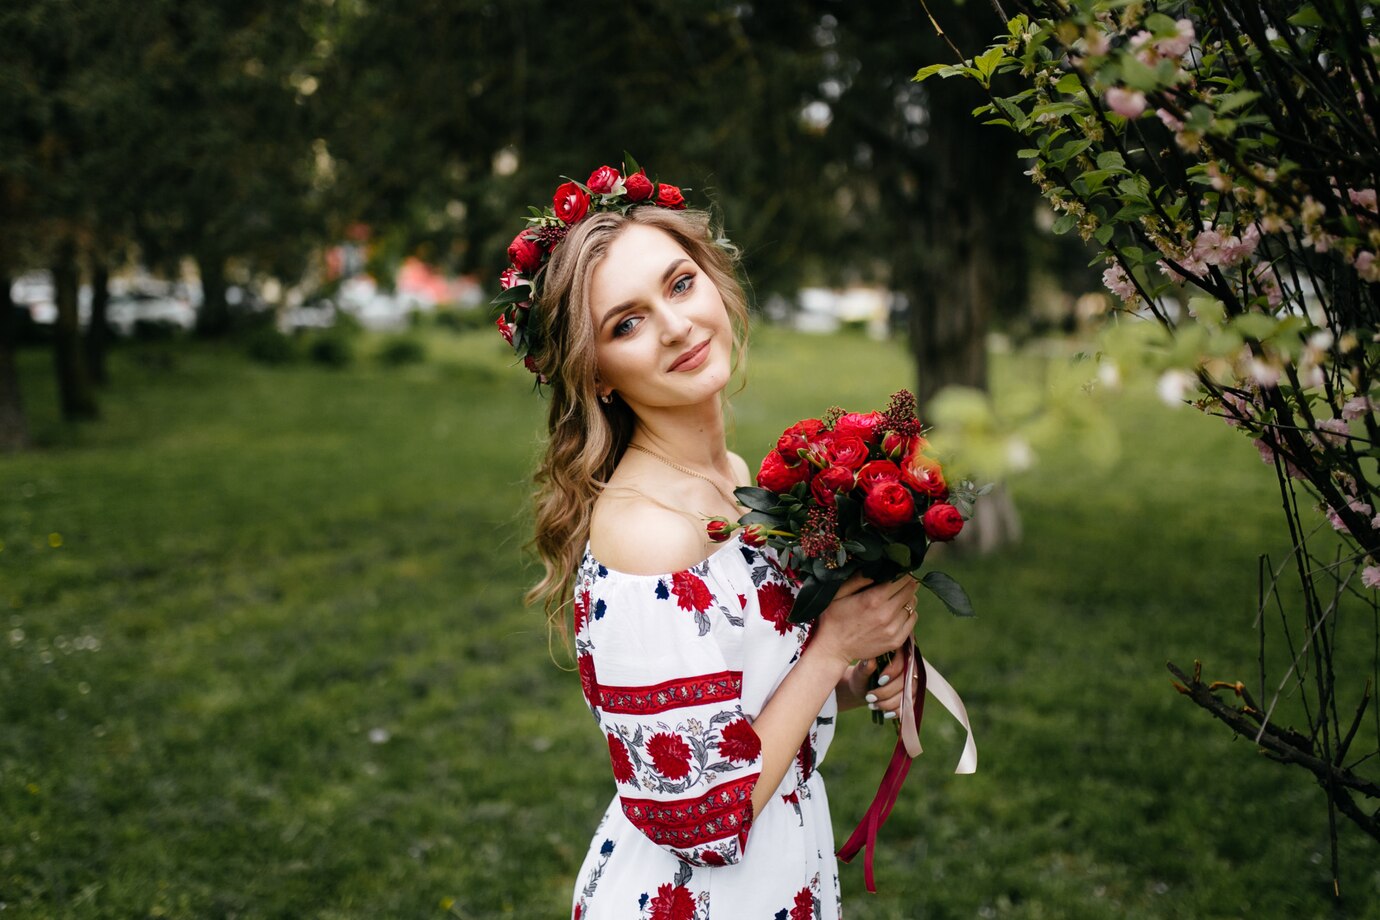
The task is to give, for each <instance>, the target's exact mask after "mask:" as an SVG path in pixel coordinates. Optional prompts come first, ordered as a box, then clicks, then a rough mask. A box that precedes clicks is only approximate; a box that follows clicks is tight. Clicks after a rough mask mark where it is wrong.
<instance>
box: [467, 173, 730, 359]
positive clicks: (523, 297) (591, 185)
mask: <svg viewBox="0 0 1380 920" xmlns="http://www.w3.org/2000/svg"><path fill="white" fill-rule="evenodd" d="M561 178H563V179H566V182H564V183H563V184H562V185H561V186H560V187H559V188H557V189H556V193H555V195H554V196H552V199H551V206H549V207H547V208H546V209H544V210H540V211H539V210H537V209H536V208H528V210H529V211H531V212H532V216H531V217H528V218H527V219H526V220H527V227H526V228H525V229H523V230H522V231H521V232H520V233H518V235H517V236H515V237H513V241H512V242H511V243H509V244H508V261H509V262H510V263H511V264H510V265H509V266H508V267H507V268H505V269H504V270H503V273H502V274H501V275H499V278H498V284H499V288H500V292H499V295H498V296H497V297H495V298H494V299H493V303H494V304H495V305H497V306H500V307H501V308H502V309H501V312H500V313H499V315H498V319H497V320H496V321H495V324H496V325H497V326H498V331H499V332H500V333H502V335H503V339H504V341H506V342H507V343H508V344H509V345H511V346H512V347H513V351H515V352H516V353H517V356H518V357H519V358H521V359H522V363H523V365H524V366H525V367H526V368H527V369H528V370H529V371H531V372H532V373H534V374H536V375H537V379H538V381H539V382H540V383H547V382H548V381H547V379H546V375H544V374H542V373H541V372H540V371H539V370H537V362H536V360H535V359H534V358H533V357H532V355H533V353H534V352H536V351H537V350H538V348H539V345H540V343H539V342H538V341H537V340H536V336H537V331H536V327H535V326H534V324H533V323H532V319H531V312H532V307H533V305H534V304H536V303H537V300H538V291H539V287H540V285H541V283H542V276H543V274H544V273H545V270H546V263H547V262H548V261H550V258H551V253H552V252H553V251H554V250H555V248H556V246H557V245H558V244H559V243H560V242H561V240H563V239H565V235H566V234H567V233H569V232H570V228H571V227H573V226H575V225H576V224H577V223H579V222H580V221H581V220H583V219H584V218H585V217H587V216H589V215H590V214H597V213H599V212H601V211H616V212H617V213H619V214H626V213H628V211H629V210H631V209H632V208H635V207H638V206H640V205H655V206H657V207H662V208H669V209H671V210H673V211H682V210H684V209H685V197H684V196H683V195H682V194H681V189H680V188H678V187H677V186H674V185H668V184H666V183H665V182H653V181H652V180H651V179H648V178H647V173H646V171H645V170H644V169H642V168H641V167H640V166H638V165H637V162H636V161H635V160H634V159H633V158H632V157H631V156H628V155H627V154H624V165H623V172H621V173H620V172H619V171H618V170H616V169H614V168H613V167H612V166H600V167H599V168H598V169H596V170H595V171H594V172H592V173H590V174H589V180H588V181H586V182H576V181H574V180H572V179H569V178H568V177H566V176H562V177H561ZM722 242H727V241H722Z"/></svg>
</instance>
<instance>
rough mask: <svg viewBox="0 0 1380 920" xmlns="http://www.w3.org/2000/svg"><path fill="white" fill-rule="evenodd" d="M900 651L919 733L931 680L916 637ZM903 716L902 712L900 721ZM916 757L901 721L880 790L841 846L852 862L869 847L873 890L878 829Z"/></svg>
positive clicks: (867, 872)
mask: <svg viewBox="0 0 1380 920" xmlns="http://www.w3.org/2000/svg"><path fill="white" fill-rule="evenodd" d="M900 654H901V655H902V656H904V657H905V660H906V662H907V665H908V666H907V667H906V669H905V672H904V674H903V676H902V679H903V680H905V681H906V682H907V683H908V684H911V685H912V686H911V688H910V692H912V693H913V694H914V697H913V701H914V711H915V732H916V733H917V734H918V732H919V730H920V720H921V719H922V718H923V717H924V713H925V685H926V683H927V682H928V675H927V674H926V670H925V668H924V667H923V666H921V664H920V662H919V661H917V659H919V658H920V656H919V654H918V653H917V652H916V650H915V641H914V640H913V639H907V640H906V644H905V645H903V646H901V648H900ZM912 673H914V674H915V675H916V677H917V678H918V679H916V680H911V679H910V675H911V674H912ZM900 718H901V717H899V716H898V722H899V721H900ZM912 759H913V758H912V756H911V753H910V752H909V751H908V750H906V742H905V738H904V737H902V736H901V726H900V725H898V726H897V738H896V749H895V750H894V751H892V752H891V763H889V764H887V768H886V773H884V774H883V775H882V782H881V784H880V785H878V786H877V794H876V795H875V796H874V797H873V798H872V804H871V805H869V806H868V807H867V812H866V813H865V814H864V815H863V817H862V820H861V821H859V822H858V826H857V827H856V828H854V830H853V833H852V835H851V836H849V838H848V841H847V842H846V843H845V844H844V845H843V846H842V847H840V848H839V852H838V856H839V859H841V860H843V861H844V862H852V860H853V857H854V856H857V855H858V851H859V850H862V849H864V848H866V855H865V856H864V857H863V880H864V881H865V882H866V883H867V890H868V891H870V892H872V893H873V894H876V893H877V884H876V881H875V880H874V879H873V876H872V857H873V853H874V852H875V851H876V849H877V832H878V831H879V830H881V829H882V825H883V824H885V823H886V819H887V817H888V816H890V814H891V809H892V807H893V806H894V805H895V804H896V798H897V796H899V795H900V794H901V786H902V785H903V784H904V783H905V781H906V774H907V773H909V772H910V764H911V760H912Z"/></svg>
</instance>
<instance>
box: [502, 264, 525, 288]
mask: <svg viewBox="0 0 1380 920" xmlns="http://www.w3.org/2000/svg"><path fill="white" fill-rule="evenodd" d="M526 283H527V279H526V278H524V277H522V272H520V271H518V270H517V268H516V267H514V266H512V265H509V266H508V267H507V268H505V269H503V274H501V275H499V276H498V286H499V288H500V289H502V290H505V291H507V290H511V289H512V288H515V287H517V286H518V285H519V284H526Z"/></svg>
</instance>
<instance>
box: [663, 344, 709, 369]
mask: <svg viewBox="0 0 1380 920" xmlns="http://www.w3.org/2000/svg"><path fill="white" fill-rule="evenodd" d="M708 349H709V340H708V339H705V340H704V341H703V342H701V343H700V344H698V345H696V346H695V347H694V348H692V349H690V350H689V351H687V352H686V353H685V354H683V355H681V356H680V357H679V358H677V359H676V360H674V361H672V362H671V366H670V367H668V368H667V370H668V371H674V370H679V369H680V368H681V367H683V366H685V365H687V364H692V365H693V364H697V363H699V361H700V359H701V358H703V357H704V354H705V352H706V351H707V350H708Z"/></svg>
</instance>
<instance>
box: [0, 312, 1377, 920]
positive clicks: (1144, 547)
mask: <svg viewBox="0 0 1380 920" xmlns="http://www.w3.org/2000/svg"><path fill="white" fill-rule="evenodd" d="M427 335H428V346H429V348H430V354H431V356H430V359H429V360H428V362H427V363H425V364H420V365H412V366H408V367H403V368H392V369H390V368H384V367H382V366H379V365H377V364H376V363H372V362H368V361H365V362H363V363H360V364H358V365H357V366H355V367H352V368H348V369H344V370H332V369H328V368H324V367H320V366H317V365H310V364H297V365H291V366H287V367H282V368H268V367H260V366H256V365H254V364H251V363H249V362H248V361H246V360H245V359H244V358H242V357H241V356H240V354H239V352H238V351H236V350H235V349H233V348H231V347H229V346H207V345H183V344H177V343H167V344H158V345H143V346H138V345H126V346H123V347H122V348H121V349H120V350H118V351H117V352H116V353H115V354H114V355H113V364H112V371H113V383H112V385H111V387H110V388H109V389H108V390H107V391H105V393H104V395H103V398H102V408H103V413H104V414H103V418H102V420H101V421H99V422H96V423H93V424H89V425H83V426H80V427H76V428H71V427H68V426H65V425H62V424H61V423H60V422H59V421H58V420H57V417H56V409H55V405H54V396H53V393H52V381H51V373H50V367H51V359H50V356H49V355H48V354H47V353H46V352H41V351H30V352H26V353H24V354H23V355H22V358H23V361H22V367H23V371H24V383H25V387H26V396H27V403H28V408H29V411H30V416H31V421H32V425H33V428H34V431H35V434H36V436H37V437H38V439H39V441H40V447H39V448H38V449H36V450H35V451H33V452H32V453H29V454H27V455H25V456H20V457H12V458H0V541H3V548H0V902H3V903H2V904H0V907H3V909H0V918H10V917H16V918H19V917H22V918H31V917H32V918H39V917H55V918H69V917H70V918H87V917H91V918H95V917H100V918H130V917H177V918H202V917H215V918H222V917H223V918H251V917H252V918H298V917H309V918H323V920H324V918H381V917H433V918H439V917H448V916H449V917H462V918H484V917H503V916H513V917H522V918H528V917H531V918H538V917H541V918H545V917H563V916H566V915H567V911H568V909H569V903H570V894H571V887H572V884H573V880H574V874H575V871H576V869H577V868H578V866H579V862H580V859H581V858H582V856H583V854H584V851H585V847H586V846H587V844H588V841H589V837H590V834H591V833H592V832H593V827H594V822H595V820H596V819H597V817H598V816H599V814H600V813H601V812H602V810H603V807H604V805H605V804H606V803H607V801H608V799H609V797H610V796H611V795H612V791H613V782H612V778H611V775H610V773H609V768H608V763H607V756H606V751H605V747H604V742H603V740H602V738H601V736H600V734H599V733H598V731H597V730H596V728H595V726H594V724H593V722H592V721H591V720H590V718H589V716H588V713H587V712H586V711H585V710H584V708H583V703H582V700H581V698H580V692H579V683H578V680H577V679H576V677H575V675H574V674H573V673H571V672H569V671H566V670H561V669H560V668H558V667H557V666H556V664H554V663H553V662H552V660H551V659H550V658H549V656H548V648H547V640H546V636H545V632H544V628H543V625H542V621H541V617H540V615H539V614H538V613H536V612H533V611H528V610H524V609H523V607H522V603H521V597H520V595H521V592H522V590H523V588H524V587H525V586H526V584H527V583H528V582H529V580H530V579H531V578H532V577H533V573H534V568H533V565H532V563H531V561H530V560H529V559H528V557H527V556H526V555H525V554H524V551H523V548H522V544H523V542H524V541H525V539H526V536H527V529H526V525H525V520H526V497H527V494H528V484H527V483H528V475H529V471H530V469H531V467H532V464H533V461H534V458H535V456H536V454H537V451H538V450H539V446H540V431H541V428H542V423H543V412H544V404H542V403H541V402H540V401H539V400H538V399H537V398H536V397H535V396H533V395H532V394H531V392H530V386H531V381H530V378H529V375H528V374H526V373H525V372H524V371H522V370H520V369H511V368H509V367H508V366H507V361H506V359H505V357H504V353H503V349H502V346H501V343H500V342H498V337H497V336H495V335H492V333H490V332H488V331H484V332H480V333H469V334H465V335H456V334H453V333H449V334H448V333H443V332H440V331H431V332H429V333H427ZM1040 360H1041V359H1038V358H1035V357H1033V356H1029V355H998V356H995V357H994V361H995V362H996V363H995V366H994V371H993V374H994V391H995V392H996V394H997V396H998V397H1000V396H1001V395H1002V393H1004V392H1006V391H1007V390H1008V389H1009V388H1011V387H1012V386H1013V385H1014V384H1015V383H1016V382H1017V381H1018V380H1021V379H1029V378H1030V377H1031V375H1036V374H1038V373H1039V363H1040ZM826 367H827V368H830V369H832V368H839V369H841V370H839V371H838V372H833V371H829V372H822V371H821V370H820V369H821V368H826ZM749 371H750V386H749V388H748V389H747V390H746V391H745V392H743V393H741V394H740V395H738V396H737V397H736V398H735V407H736V411H735V427H734V430H733V433H732V435H731V441H732V443H733V446H734V447H735V448H736V449H737V450H739V451H740V452H741V453H743V454H744V455H745V456H747V457H748V458H749V462H750V463H755V462H756V461H757V460H758V459H760V457H761V455H762V452H763V450H764V449H765V447H766V446H767V445H768V444H769V443H770V439H773V438H774V437H775V436H776V434H777V433H779V431H780V429H781V428H782V427H783V426H784V425H785V424H787V423H789V422H791V421H794V420H795V419H797V418H799V417H801V416H803V415H806V414H814V413H817V412H819V411H821V410H822V409H823V408H825V407H826V406H828V405H829V404H831V403H836V402H837V403H841V404H844V405H848V406H850V407H856V408H871V407H874V406H877V407H879V406H881V405H883V404H884V403H885V399H886V396H887V395H888V394H889V393H890V392H892V391H893V390H895V389H897V388H899V387H901V386H905V385H908V384H909V382H910V379H911V377H910V365H909V363H908V359H907V357H906V356H905V354H904V353H903V351H902V350H901V349H900V347H899V346H898V345H895V344H877V343H873V342H869V341H866V340H864V339H862V338H858V337H851V336H840V337H834V338H813V337H805V336H799V335H794V334H790V333H786V332H782V331H778V330H770V329H764V330H760V331H759V333H758V334H757V340H756V343H755V345H754V353H753V356H752V362H751V366H750V368H749ZM1112 418H1113V422H1114V425H1115V430H1116V432H1117V434H1118V436H1119V439H1120V443H1121V454H1120V457H1119V459H1118V461H1117V462H1116V464H1115V465H1114V466H1112V467H1111V468H1109V469H1105V470H1098V469H1094V468H1091V467H1089V466H1088V465H1087V464H1085V463H1084V462H1082V461H1081V460H1080V456H1079V455H1078V454H1077V453H1076V452H1075V451H1074V450H1073V449H1072V448H1071V447H1068V448H1063V449H1061V448H1058V447H1056V448H1055V449H1053V450H1051V451H1049V452H1048V453H1046V454H1044V455H1042V456H1041V458H1040V462H1039V463H1038V465H1036V466H1035V467H1034V468H1032V469H1031V470H1029V471H1027V472H1025V473H1023V474H1021V475H1020V476H1019V477H1018V478H1015V479H1013V480H1012V481H1011V482H1010V483H1009V485H1010V488H1011V490H1012V492H1013V494H1014V496H1015V500H1016V503H1017V505H1018V507H1019V509H1020V512H1021V514H1022V523H1023V526H1024V529H1025V539H1024V541H1023V542H1022V543H1021V544H1019V545H1017V546H1012V547H1009V548H1007V549H1005V550H1004V551H1002V552H1000V553H999V554H996V555H994V556H991V557H988V558H984V559H953V558H950V559H947V560H946V559H943V558H942V556H943V554H942V553H939V552H937V553H936V554H935V555H934V556H932V557H931V558H932V559H933V561H934V564H935V566H936V567H939V568H943V569H944V570H945V571H948V572H949V573H950V574H952V575H954V576H955V577H956V578H958V579H959V581H960V582H961V583H962V584H963V585H964V586H965V587H966V588H967V590H968V592H969V594H970V595H971V597H972V599H973V602H974V605H975V607H976V608H977V611H978V619H976V620H968V621H956V620H953V619H951V618H950V617H949V616H948V615H947V614H946V613H944V612H943V611H942V609H941V608H940V606H939V605H938V602H937V601H935V600H934V599H933V598H931V599H930V600H931V602H932V606H929V607H928V608H926V609H925V610H923V611H922V613H923V617H922V625H921V636H922V646H923V648H924V649H925V651H926V654H927V656H928V657H929V658H930V659H931V660H932V661H933V662H934V663H935V664H936V665H937V666H939V667H940V669H941V670H943V671H944V673H945V674H946V675H947V676H948V677H949V679H950V680H951V681H952V682H953V683H954V684H955V686H957V687H958V689H959V690H960V692H962V693H963V695H964V698H965V700H966V702H967V704H968V708H969V712H970V714H971V716H972V719H973V722H974V726H975V731H976V734H977V739H978V745H979V751H980V767H979V772H978V773H976V774H975V775H972V776H955V775H953V774H952V773H951V772H950V771H951V770H952V769H953V765H954V763H955V760H956V758H957V754H958V746H959V741H960V738H959V733H958V731H957V729H956V726H955V725H954V724H953V723H952V722H948V721H946V719H945V718H944V717H943V716H942V712H940V711H939V710H938V709H937V707H935V708H932V710H931V713H930V717H929V718H928V719H927V722H926V729H925V733H924V737H925V741H926V754H925V756H924V757H922V758H920V760H919V761H917V763H916V765H915V768H914V769H913V771H912V773H911V779H910V781H909V782H908V783H907V786H906V788H905V789H904V791H903V792H902V795H901V799H900V802H899V804H898V806H897V808H896V811H895V812H894V814H893V816H892V818H891V821H890V822H889V823H888V824H887V826H886V827H885V828H884V830H883V833H882V842H881V847H880V851H879V855H878V886H879V889H880V893H879V894H877V895H869V894H867V893H866V892H865V891H864V889H863V882H862V871H861V864H860V862H859V863H858V864H855V865H852V866H844V867H842V868H843V886H844V907H845V913H846V915H847V916H848V917H849V918H852V920H861V918H950V917H952V918H959V917H964V918H967V917H984V918H985V917H1019V918H1039V917H1046V918H1106V917H1117V918H1119V917H1128V918H1162V917H1181V918H1228V917H1252V918H1254V917H1290V918H1292V917H1366V916H1370V917H1380V859H1377V856H1380V852H1377V850H1376V848H1375V846H1374V844H1373V843H1371V842H1370V841H1369V840H1368V839H1363V838H1362V835H1361V834H1360V833H1359V831H1355V830H1353V829H1352V828H1351V827H1350V826H1348V825H1346V824H1345V823H1343V824H1342V825H1341V827H1340V832H1341V836H1342V841H1343V862H1342V878H1341V881H1342V891H1343V895H1344V898H1343V901H1342V903H1341V905H1340V907H1336V906H1334V905H1333V903H1332V899H1331V897H1330V886H1331V882H1330V874H1329V867H1328V844H1327V840H1328V829H1327V821H1326V812H1325V810H1324V808H1323V807H1322V794H1321V791H1320V790H1319V789H1318V788H1317V787H1316V786H1315V785H1314V784H1313V783H1312V781H1311V779H1310V777H1309V776H1308V775H1307V774H1305V773H1303V772H1302V771H1301V770H1298V769H1296V768H1287V767H1283V766H1279V765H1276V764H1273V763H1271V762H1269V761H1267V760H1265V759H1264V758H1263V757H1261V756H1260V755H1259V754H1257V753H1256V752H1255V750H1254V748H1253V746H1252V745H1250V744H1249V743H1247V742H1244V741H1233V740H1232V738H1231V736H1230V733H1229V732H1228V730H1227V729H1226V728H1224V727H1222V726H1220V725H1219V724H1218V723H1216V722H1214V721H1213V720H1211V718H1210V717H1209V716H1207V715H1206V714H1205V713H1203V712H1202V711H1201V710H1199V709H1197V708H1196V707H1195V706H1193V705H1192V704H1191V703H1190V702H1188V701H1187V700H1186V699H1183V698H1181V697H1180V696H1179V695H1178V694H1176V693H1175V692H1174V691H1173V690H1172V688H1171V687H1170V683H1169V675H1168V674H1167V672H1166V670H1165V667H1164V664H1165V661H1166V660H1167V659H1168V660H1174V661H1176V662H1178V663H1179V664H1181V665H1185V666H1191V664H1192V660H1193V659H1194V658H1195V657H1200V658H1202V659H1203V660H1204V662H1205V672H1204V673H1205V675H1206V676H1210V677H1215V678H1223V679H1232V680H1235V679H1237V678H1242V679H1245V680H1247V681H1253V680H1254V675H1255V656H1256V635H1255V632H1254V630H1253V628H1252V622H1253V616H1254V603H1255V585H1256V556H1257V554H1258V553H1260V552H1270V553H1272V554H1273V556H1274V558H1275V559H1276V560H1279V559H1280V558H1281V556H1282V554H1283V552H1284V550H1285V549H1286V548H1287V546H1286V538H1287V534H1286V532H1285V530H1284V522H1283V518H1282V517H1281V515H1280V512H1279V497H1278V490H1277V486H1276V485H1275V482H1274V476H1273V472H1272V471H1271V470H1270V469H1268V468H1267V467H1266V466H1264V465H1263V464H1262V463H1261V462H1260V460H1259V458H1258V456H1257V455H1256V452H1255V450H1254V449H1253V448H1252V447H1251V445H1250V444H1249V442H1248V441H1247V440H1246V439H1245V438H1244V437H1242V436H1240V435H1239V434H1237V433H1236V432H1233V431H1231V430H1230V429H1228V428H1227V427H1226V426H1225V425H1223V424H1221V422H1219V421H1217V420H1215V419H1209V418H1206V417H1204V416H1202V415H1199V414H1197V413H1195V412H1193V411H1192V410H1189V409H1181V410H1177V411H1175V410H1171V409H1168V408H1166V407H1165V406H1163V404H1161V403H1159V402H1158V401H1157V400H1156V399H1155V398H1154V396H1153V394H1152V393H1149V392H1147V391H1145V389H1144V388H1141V389H1134V390H1132V391H1130V392H1127V393H1125V394H1124V395H1123V396H1121V397H1120V398H1119V399H1118V400H1117V401H1116V403H1115V406H1114V412H1113V415H1112ZM1324 530H1325V531H1326V527H1325V525H1324ZM1272 625H1273V624H1272ZM1364 625H1365V627H1366V628H1368V624H1364ZM1357 635H1358V636H1362V637H1368V635H1369V634H1368V633H1364V632H1358V633H1357ZM1368 641H1369V640H1368V638H1367V640H1366V642H1367V645H1368ZM1369 652H1370V650H1369V648H1368V647H1366V648H1356V649H1354V653H1355V654H1356V655H1358V656H1364V655H1368V654H1369ZM1358 660H1367V661H1368V660H1369V659H1368V658H1362V659H1358ZM1353 673H1354V672H1353ZM891 744H892V741H891V733H890V731H889V730H882V729H878V728H876V727H875V726H873V725H872V724H871V723H870V721H868V719H867V718H866V716H865V714H862V715H859V714H856V713H855V714H853V715H852V716H851V717H845V718H844V719H843V720H842V724H841V726H840V731H839V736H838V738H837V740H836V742H835V744H834V747H833V749H832V751H831V754H830V756H829V759H828V761H827V762H826V763H825V765H824V768H823V772H824V775H825V777H826V780H827V782H828V784H829V789H830V797H831V800H832V803H833V810H834V819H835V831H836V833H837V834H838V835H839V836H840V839H842V835H844V834H846V833H847V831H848V830H850V829H851V827H852V822H853V821H855V820H856V819H857V817H858V816H859V815H860V814H861V813H862V811H863V809H864V808H865V806H866V804H867V802H868V801H869V800H870V798H871V795H872V793H873V790H874V788H875V784H876V781H877V779H878V778H879V777H880V774H881V772H882V770H883V768H884V766H885V764H886V760H887V758H888V756H889V754H890V749H891ZM715 917H716V920H717V918H718V917H719V915H718V914H715ZM724 920H736V918H731V917H728V916H727V915H725V917H724Z"/></svg>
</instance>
